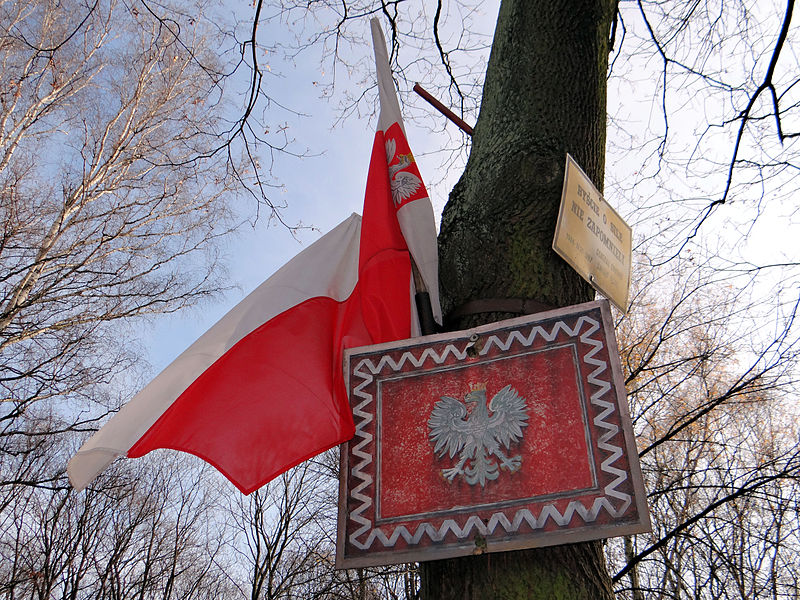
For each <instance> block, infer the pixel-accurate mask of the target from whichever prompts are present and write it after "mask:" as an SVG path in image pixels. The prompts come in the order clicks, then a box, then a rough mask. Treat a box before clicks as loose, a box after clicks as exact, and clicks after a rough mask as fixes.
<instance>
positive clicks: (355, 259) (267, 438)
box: [68, 20, 441, 494]
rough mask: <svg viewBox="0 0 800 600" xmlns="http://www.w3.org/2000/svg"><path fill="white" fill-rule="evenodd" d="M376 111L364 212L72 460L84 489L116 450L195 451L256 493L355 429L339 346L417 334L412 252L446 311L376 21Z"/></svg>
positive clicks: (273, 280)
mask: <svg viewBox="0 0 800 600" xmlns="http://www.w3.org/2000/svg"><path fill="white" fill-rule="evenodd" d="M372 33H373V42H374V45H375V59H376V65H377V72H378V85H379V90H380V102H381V113H380V120H379V124H378V131H377V133H376V134H375V142H374V145H373V149H372V157H371V160H370V166H369V174H368V176H367V186H366V194H365V199H364V216H363V218H360V217H359V216H358V215H352V216H351V217H350V218H348V219H347V220H345V221H344V222H342V223H341V224H340V225H339V226H337V227H336V228H335V229H333V230H332V231H331V232H329V233H328V234H326V235H325V236H323V237H322V238H321V239H320V240H318V241H317V242H316V243H314V244H312V245H311V246H309V247H308V248H307V249H305V250H304V251H303V252H301V253H300V254H298V255H297V256H296V257H295V258H293V259H292V260H291V261H289V262H288V263H287V264H286V265H285V266H284V267H283V268H281V269H280V270H279V271H277V272H276V273H275V274H274V275H273V276H272V277H270V278H269V279H268V280H267V281H265V282H264V283H263V284H261V285H260V286H259V287H258V288H256V289H255V290H254V291H253V292H252V293H251V294H250V295H248V296H247V297H246V298H245V299H244V300H242V302H240V303H239V304H238V305H237V306H235V307H234V308H233V309H232V310H231V311H230V312H228V313H227V314H226V315H225V316H224V317H223V318H222V319H220V321H218V322H217V323H216V324H215V325H214V326H213V327H211V329H209V330H208V331H207V332H206V333H204V334H203V335H202V336H201V337H200V338H199V339H198V340H197V341H196V342H195V343H194V344H192V345H191V346H190V347H189V348H188V349H187V350H186V351H185V352H183V354H181V355H180V356H179V357H178V358H177V359H175V361H174V362H172V363H171V364H170V365H169V366H168V367H167V368H166V369H164V371H162V372H161V373H160V374H159V375H158V376H157V377H156V378H155V379H153V381H151V382H150V384H148V385H147V386H146V387H145V388H144V389H143V390H142V391H140V392H139V393H138V394H137V395H136V396H134V397H133V398H132V399H131V401H130V402H128V403H127V404H126V405H125V406H124V407H123V408H122V410H120V411H119V413H117V414H116V415H114V417H113V418H112V419H111V420H110V421H109V422H108V423H107V424H106V425H105V426H103V427H102V428H101V429H100V430H99V431H98V432H97V433H96V434H95V435H94V436H92V437H91V438H90V439H89V440H88V441H87V442H86V443H85V444H83V446H82V447H81V448H80V450H78V452H77V453H76V455H75V456H74V457H72V459H71V460H70V461H69V465H68V473H69V478H70V481H71V482H72V485H73V486H74V487H75V488H77V489H83V488H85V487H86V486H87V485H89V483H91V481H92V480H93V479H94V478H95V477H96V476H97V475H98V474H99V473H100V472H101V471H102V470H103V469H105V468H106V466H108V464H109V463H111V461H113V460H114V459H115V458H116V457H118V456H128V457H130V458H135V457H140V456H143V455H145V454H147V453H148V452H150V451H151V450H155V449H157V448H171V449H174V450H181V451H183V452H188V453H191V454H194V455H196V456H199V457H200V458H202V459H203V460H205V461H207V462H209V463H210V464H212V465H214V466H215V467H216V468H217V469H218V470H219V471H220V472H222V473H223V474H224V475H225V476H226V477H227V478H228V479H230V480H231V481H232V482H233V483H234V484H235V485H236V486H237V487H238V488H239V489H240V490H241V491H242V492H244V493H245V494H249V493H250V492H253V491H254V490H256V489H258V488H259V487H261V486H262V485H264V484H265V483H266V482H268V481H269V480H271V479H272V478H274V477H276V476H277V475H279V474H281V473H283V472H284V471H286V470H287V469H289V468H291V467H293V466H294V465H296V464H298V463H300V462H302V461H303V460H305V459H307V458H310V457H312V456H314V455H316V454H318V453H320V452H323V451H324V450H327V449H328V448H331V447H333V446H335V445H337V444H340V443H342V442H344V441H346V440H348V439H350V438H351V437H352V435H353V419H352V414H351V411H350V407H349V403H348V400H347V397H346V391H345V387H344V380H343V373H342V356H343V351H344V348H349V347H355V346H363V345H369V344H377V343H382V342H387V341H391V340H397V339H404V338H407V337H410V336H411V335H414V334H416V331H417V328H416V327H417V326H416V317H415V308H414V303H413V298H412V296H413V292H414V290H413V280H412V276H411V258H410V256H413V259H414V261H415V262H416V264H417V266H418V269H419V272H420V275H421V276H422V279H423V281H424V282H425V284H426V285H427V288H428V292H429V293H430V296H431V301H432V305H433V312H434V316H435V318H436V319H437V320H440V319H441V312H440V309H439V298H438V272H437V269H438V266H437V265H438V262H437V250H436V230H435V225H434V219H433V210H432V208H431V203H430V200H429V199H428V195H427V192H426V191H425V187H424V185H423V184H422V180H421V178H420V175H419V170H418V169H417V167H416V164H415V163H414V159H413V157H412V155H411V152H410V151H409V149H408V143H407V141H406V138H405V133H404V130H403V126H402V122H401V119H400V109H399V105H398V102H397V97H396V95H395V92H394V86H393V84H392V80H391V74H390V71H389V64H388V59H387V55H386V44H385V42H384V39H383V34H382V32H381V31H380V27H379V25H378V22H377V20H373V21H372Z"/></svg>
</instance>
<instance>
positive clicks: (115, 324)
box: [0, 0, 800, 600]
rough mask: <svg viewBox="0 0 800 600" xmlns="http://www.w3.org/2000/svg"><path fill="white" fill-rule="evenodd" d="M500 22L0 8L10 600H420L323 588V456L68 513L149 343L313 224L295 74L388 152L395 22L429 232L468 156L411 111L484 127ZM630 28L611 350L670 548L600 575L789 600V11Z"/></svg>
mask: <svg viewBox="0 0 800 600" xmlns="http://www.w3.org/2000/svg"><path fill="white" fill-rule="evenodd" d="M498 5H499V3H497V2H494V3H492V2H470V1H469V0H452V1H450V2H445V1H444V0H440V1H439V2H423V1H421V0H420V1H419V2H417V1H415V0H406V1H402V0H396V1H389V0H382V1H378V2H372V1H371V0H345V1H344V2H341V1H340V2H333V1H332V0H311V1H303V2H301V1H299V0H298V1H295V0H256V2H255V3H254V4H252V5H249V6H244V5H243V6H237V7H230V6H225V5H224V3H221V2H219V3H218V2H216V1H214V0H188V1H187V2H172V1H171V0H166V1H162V2H157V3H156V2H149V1H140V0H126V1H118V0H94V1H92V0H26V1H23V0H0V61H1V63H0V597H4V598H9V599H12V598H13V599H28V598H31V599H33V598H38V599H44V598H73V599H84V598H85V599H93V598H97V599H100V598H114V599H123V598H164V599H168V598H181V599H183V598H185V599H188V598H204V597H208V598H231V599H235V598H251V599H253V600H255V599H260V598H320V599H330V600H334V599H346V598H347V599H351V598H352V599H359V600H367V599H378V598H381V599H383V598H404V599H411V598H418V597H419V575H418V572H417V569H416V568H415V566H414V565H405V566H398V567H392V568H382V569H360V570H355V571H335V570H334V569H333V553H334V537H335V512H336V502H337V477H338V473H337V471H338V459H337V455H336V453H335V452H330V453H327V454H325V455H322V456H319V457H317V459H315V460H312V461H309V462H307V463H305V464H303V465H301V466H300V467H297V468H295V469H294V470H292V471H291V472H289V473H287V474H286V475H284V476H283V477H280V478H278V479H276V480H275V481H273V482H272V483H270V484H269V485H268V486H266V487H264V488H263V489H261V490H259V491H258V492H255V493H254V494H252V495H251V496H249V497H243V496H241V495H240V494H239V493H238V492H237V491H236V490H235V489H234V488H233V486H232V485H230V484H229V483H228V482H227V481H226V480H225V479H224V478H223V477H222V476H221V475H219V474H218V473H217V472H216V471H214V470H213V469H211V468H209V467H207V466H206V465H204V464H202V463H200V461H198V460H196V459H194V458H192V457H186V456H182V455H176V454H174V453H169V452H158V453H153V454H152V455H150V456H148V457H146V458H144V459H139V460H131V461H118V462H116V463H114V464H113V465H112V467H111V468H109V469H108V470H107V471H106V472H105V473H104V474H103V475H102V476H101V477H100V478H98V479H97V480H96V481H95V483H94V484H93V485H92V486H91V487H90V488H89V489H88V490H86V491H85V492H82V493H75V492H73V491H72V490H71V488H70V487H69V484H68V482H67V480H66V475H65V467H66V462H67V460H68V459H69V457H70V456H71V455H72V454H73V453H74V451H75V450H76V449H77V448H78V447H79V445H80V444H81V442H82V441H83V440H84V439H86V437H87V436H88V435H89V434H90V433H91V432H92V431H94V430H96V429H97V428H98V427H99V426H100V425H101V424H102V423H104V422H105V421H106V420H107V418H108V416H109V415H110V414H111V413H112V412H114V411H115V410H117V409H118V408H119V406H120V405H121V404H123V403H124V402H125V401H126V400H127V399H128V398H130V397H131V396H132V395H133V394H134V393H135V392H136V391H137V390H138V389H139V388H140V387H141V386H142V384H143V383H144V382H145V381H146V380H147V378H148V377H150V376H152V372H151V371H150V370H148V365H147V360H148V359H149V358H151V357H149V356H148V354H147V351H145V350H144V349H143V347H142V345H143V338H142V328H143V327H144V326H145V325H148V324H149V325H152V324H153V323H155V324H156V326H157V325H158V323H159V322H160V321H159V319H164V318H165V315H167V316H168V315H170V314H172V313H175V312H177V311H181V310H184V309H187V308H190V307H193V306H198V305H200V306H209V304H208V303H209V302H210V301H212V300H219V299H220V298H224V297H225V296H224V294H225V293H226V291H228V290H229V287H230V284H231V282H230V281H228V280H227V279H226V274H225V262H224V260H222V257H223V254H224V248H225V246H224V244H225V243H227V240H229V239H230V237H231V236H236V235H237V233H239V234H241V232H242V231H243V230H244V231H245V232H246V229H247V228H246V227H244V225H246V224H247V223H248V222H249V221H253V220H256V222H257V223H258V224H260V225H259V227H260V229H258V230H257V232H258V234H259V235H264V236H269V235H270V234H271V232H269V231H266V229H267V227H266V225H268V224H278V225H279V226H280V227H285V228H289V229H293V228H295V227H296V226H297V222H298V219H297V218H296V217H295V216H294V215H295V214H296V213H294V212H293V210H296V209H297V207H296V206H293V205H292V204H291V198H292V189H291V186H288V187H287V190H286V191H287V194H281V183H282V182H281V177H282V176H284V175H283V172H282V171H281V169H287V170H290V171H291V170H293V169H296V170H298V171H299V170H300V167H299V166H297V165H295V163H294V162H293V161H295V160H297V161H298V164H299V161H300V159H301V157H303V156H310V155H313V154H314V153H315V152H317V151H319V149H318V148H315V145H314V144H315V141H314V140H313V139H302V138H299V137H295V135H294V133H293V132H294V131H295V129H293V125H292V124H293V123H295V122H300V121H302V118H303V115H301V114H295V113H292V106H291V104H286V103H284V101H283V94H284V92H283V89H282V86H283V85H284V84H283V82H282V75H281V74H282V73H287V74H288V73H290V72H291V71H292V70H293V69H294V68H295V67H296V65H297V64H302V63H301V61H304V60H307V57H309V56H310V57H312V58H313V60H314V61H319V65H320V67H319V70H318V71H317V72H315V73H314V74H310V75H309V78H314V89H315V93H317V94H318V95H319V97H320V102H326V103H330V105H332V106H334V107H335V108H336V110H337V115H338V117H339V123H338V126H339V127H341V128H343V129H345V130H349V129H352V130H354V131H358V132H359V133H360V132H361V131H367V132H368V133H367V135H366V137H367V138H368V139H371V135H372V131H373V130H374V124H375V119H374V116H375V115H374V110H375V106H376V96H377V92H376V90H375V88H374V75H373V70H372V65H371V50H370V47H369V43H368V39H369V37H368V35H367V31H368V17H369V16H378V17H380V18H381V19H382V24H383V26H384V28H385V30H386V31H387V39H388V41H389V43H390V46H391V61H392V67H393V71H394V74H395V76H396V82H397V85H398V90H399V93H400V97H401V100H402V101H403V103H404V106H403V110H404V115H405V118H406V126H407V129H408V130H409V138H410V142H411V145H412V147H416V146H417V144H415V138H417V137H424V138H425V141H424V143H423V146H424V147H425V148H436V151H435V152H429V153H422V156H418V158H419V160H420V163H421V164H422V165H423V175H424V176H426V177H427V178H428V181H429V183H430V184H431V185H429V189H430V190H431V192H432V199H433V202H434V207H435V208H436V210H437V213H438V212H439V211H440V210H441V208H442V207H443V205H444V202H445V198H446V196H447V194H448V192H449V190H450V188H451V187H452V186H453V184H454V182H455V180H456V179H457V178H458V175H459V174H460V172H461V171H462V169H463V167H464V164H465V162H466V158H467V156H468V154H469V149H470V139H469V138H468V137H467V136H465V135H464V134H462V133H460V132H459V131H458V130H457V129H455V128H454V127H452V126H451V125H449V124H446V123H445V122H444V120H443V119H441V118H440V117H439V116H437V115H435V114H433V113H432V112H431V111H430V109H429V108H427V107H426V106H425V105H424V103H423V102H422V101H420V100H419V99H418V98H415V97H414V95H413V94H412V93H411V88H412V87H413V83H414V82H415V81H419V82H420V83H421V84H422V85H423V86H424V87H425V88H426V89H428V90H429V91H431V92H432V93H433V94H434V95H435V96H437V97H439V98H440V99H441V100H442V101H444V103H445V104H447V105H449V106H451V107H453V109H454V110H456V111H457V112H459V113H460V114H461V115H462V116H463V117H464V118H465V120H466V121H467V122H469V123H474V122H475V120H476V118H477V115H478V112H479V109H480V102H481V90H482V85H483V80H484V74H485V68H486V61H487V59H488V56H489V52H490V50H491V43H492V33H493V28H494V22H495V20H496V16H497V8H498ZM561 5H563V6H561ZM560 6H561V7H560V8H559V10H569V9H572V10H574V11H579V10H580V9H581V7H582V3H581V2H577V1H574V2H569V1H563V2H561V3H560ZM616 8H617V12H616V15H615V19H614V22H613V23H614V24H613V26H612V29H611V31H609V32H608V34H609V37H610V39H611V48H612V49H611V54H610V57H609V63H610V68H609V71H608V74H607V80H608V120H607V125H608V131H607V144H606V168H605V197H606V199H607V200H608V201H609V202H610V203H611V204H612V206H614V207H615V208H616V209H617V211H618V212H619V213H620V214H621V215H622V216H623V217H624V218H625V219H626V220H627V222H628V223H629V224H631V225H632V227H633V230H634V236H635V240H634V241H635V250H634V253H635V256H634V273H633V282H634V283H633V288H632V290H631V299H630V306H629V307H628V311H627V313H626V314H625V315H623V314H621V313H618V314H617V336H618V339H619V344H620V351H621V356H622V365H623V370H624V372H625V377H626V385H627V389H628V399H629V402H630V407H631V415H632V418H633V424H634V428H635V431H636V434H637V436H638V445H639V453H640V459H641V462H642V468H643V473H644V477H645V486H646V490H647V492H648V499H649V503H650V508H651V517H652V521H653V531H652V533H650V534H645V535H638V536H632V537H628V538H615V539H610V540H608V541H607V542H605V544H604V550H605V555H606V561H607V564H608V569H609V573H610V574H611V575H612V577H613V581H614V585H615V591H616V593H617V596H618V597H619V598H621V599H622V598H626V599H631V600H645V599H646V600H651V599H652V600H655V599H659V600H660V599H678V598H708V599H717V598H724V599H728V598H740V599H743V600H744V599H747V600H750V599H755V598H765V599H766V598H770V599H792V598H793V599H797V598H800V518H799V517H800V515H798V511H799V510H800V455H799V453H800V426H799V425H798V422H800V420H799V419H798V417H800V401H798V398H799V397H800V396H798V393H799V392H800V389H798V383H799V382H798V376H800V371H798V358H799V357H800V335H799V334H800V324H798V323H797V317H798V306H799V305H800V245H798V242H797V239H798V235H799V234H800V210H799V209H798V201H797V198H798V197H800V196H798V193H800V178H798V176H797V175H798V168H799V167H800V140H798V138H800V68H799V67H798V64H800V60H799V55H798V51H799V50H800V48H799V47H798V45H797V42H796V39H797V37H798V28H797V25H794V26H793V23H792V16H793V13H794V8H795V7H794V2H793V1H791V0H790V1H773V0H768V1H763V0H761V1H756V0H732V1H727V0H725V1H723V0H692V1H690V2H678V1H673V0H652V1H650V0H620V1H619V2H618V3H617V6H616ZM549 17H550V15H543V17H542V18H549ZM794 20H795V21H797V16H796V15H795V19H794ZM517 44H518V46H519V48H518V49H519V52H525V51H526V50H528V51H529V50H530V48H529V45H528V44H527V41H526V40H524V39H523V40H518V42H517ZM370 119H371V120H370ZM358 158H359V157H356V158H355V161H356V162H357V160H358ZM361 158H362V159H363V164H362V166H363V173H364V174H365V173H366V166H367V156H366V154H365V155H364V156H363V157H361ZM287 165H288V166H287ZM292 165H294V166H292ZM359 172H360V171H359ZM287 176H288V174H287ZM306 177H307V175H306ZM358 183H359V186H360V185H361V182H360V181H359V182H358ZM284 198H289V200H288V205H287V201H284ZM347 212H349V211H344V210H343V211H342V212H341V214H337V217H336V219H335V220H340V219H341V218H344V217H345V216H347ZM303 220H304V221H305V222H310V223H315V222H319V221H315V215H314V214H305V216H304V217H303ZM273 231H274V230H273ZM298 235H302V232H299V233H298ZM268 275H269V272H264V273H263V274H262V279H263V278H266V276H268ZM203 303H206V304H203ZM445 308H446V309H447V307H445ZM451 308H452V307H451ZM189 341H191V340H189Z"/></svg>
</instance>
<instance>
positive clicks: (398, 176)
mask: <svg viewBox="0 0 800 600" xmlns="http://www.w3.org/2000/svg"><path fill="white" fill-rule="evenodd" d="M395 158H397V160H398V162H397V163H396V164H392V163H393V162H394V160H395ZM386 162H387V164H388V165H389V186H390V188H391V190H392V202H394V205H395V206H400V205H401V204H402V203H403V202H404V201H405V200H408V199H409V198H411V197H412V196H413V195H414V194H416V193H417V190H419V188H420V187H421V186H422V179H420V178H419V177H417V176H416V175H415V174H414V173H411V172H409V171H407V170H406V169H408V168H409V167H410V166H411V165H413V164H414V156H413V155H412V154H411V152H409V153H408V154H398V153H397V142H396V140H395V139H394V138H388V139H387V140H386Z"/></svg>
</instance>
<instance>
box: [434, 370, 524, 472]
mask: <svg viewBox="0 0 800 600" xmlns="http://www.w3.org/2000/svg"><path fill="white" fill-rule="evenodd" d="M468 407H469V408H471V410H469V411H468V410H467V409H468ZM489 411H491V413H492V414H489ZM527 420H528V408H527V405H526V403H525V398H523V397H522V396H520V395H519V394H518V393H517V391H516V390H515V389H514V388H512V387H511V386H510V385H507V386H506V387H504V388H503V389H502V390H500V391H499V392H497V394H495V396H494V398H492V401H491V403H489V405H488V407H487V405H486V386H485V385H478V386H473V389H472V391H470V392H469V393H468V394H467V395H466V396H465V397H464V402H461V401H460V400H458V399H456V398H451V397H450V396H442V397H441V400H439V401H438V402H437V403H436V404H435V405H434V406H433V412H432V413H431V417H430V419H428V428H429V429H430V440H431V443H432V444H434V450H433V451H434V453H436V454H437V455H438V456H439V457H440V458H442V457H444V455H445V454H449V456H450V458H453V457H454V456H455V455H456V454H458V455H459V458H458V463H457V464H456V466H454V467H452V468H450V469H442V475H443V476H444V477H445V478H446V479H447V480H448V481H453V479H455V478H456V477H457V476H458V475H461V476H463V477H464V479H465V480H466V482H467V483H468V484H469V485H475V484H476V483H480V485H481V487H484V486H485V485H486V482H487V481H491V480H494V479H497V478H498V477H499V475H500V472H499V469H501V468H504V469H507V470H508V471H509V472H510V473H513V472H515V471H517V470H518V469H519V468H520V467H521V466H522V457H521V456H520V455H516V456H511V457H508V456H506V454H505V453H504V452H503V448H505V449H506V451H507V450H508V449H509V447H510V445H511V444H512V443H515V442H518V441H520V440H521V439H522V429H523V428H524V427H527V426H528V423H527ZM492 455H494V456H495V457H497V460H499V461H500V464H499V466H498V464H497V460H495V458H493V457H492Z"/></svg>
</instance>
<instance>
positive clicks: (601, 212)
mask: <svg viewBox="0 0 800 600" xmlns="http://www.w3.org/2000/svg"><path fill="white" fill-rule="evenodd" d="M631 248H632V232H631V228H630V227H629V226H628V224H627V223H626V222H625V221H623V220H622V217H620V216H619V215H618V214H617V213H616V211H615V210H614V209H613V208H611V206H610V205H609V204H608V203H607V202H606V201H605V200H603V196H601V195H600V192H599V191H597V188H596V187H595V186H594V184H593V183H592V181H591V179H589V177H588V176H587V175H586V173H584V172H583V170H582V169H581V168H580V167H579V166H578V163H576V162H575V160H574V159H573V158H572V157H571V156H570V155H569V154H567V166H566V169H565V172H564V188H563V190H562V192H561V207H560V209H559V212H558V222H557V223H556V231H555V235H554V237H553V250H555V251H556V252H557V253H558V254H559V256H561V258H563V259H564V260H566V261H567V262H568V263H569V264H570V266H572V268H573V269H575V270H576V271H577V272H578V274H579V275H580V276H581V277H583V278H584V279H585V280H586V281H588V282H589V283H590V284H591V285H592V286H593V287H594V288H595V289H596V290H597V291H598V292H600V293H601V294H603V295H604V296H605V297H606V298H608V299H609V300H611V301H612V302H613V303H614V304H615V305H616V307H617V308H619V309H620V310H621V311H622V312H623V313H624V312H627V310H628V290H629V289H630V285H631Z"/></svg>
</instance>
